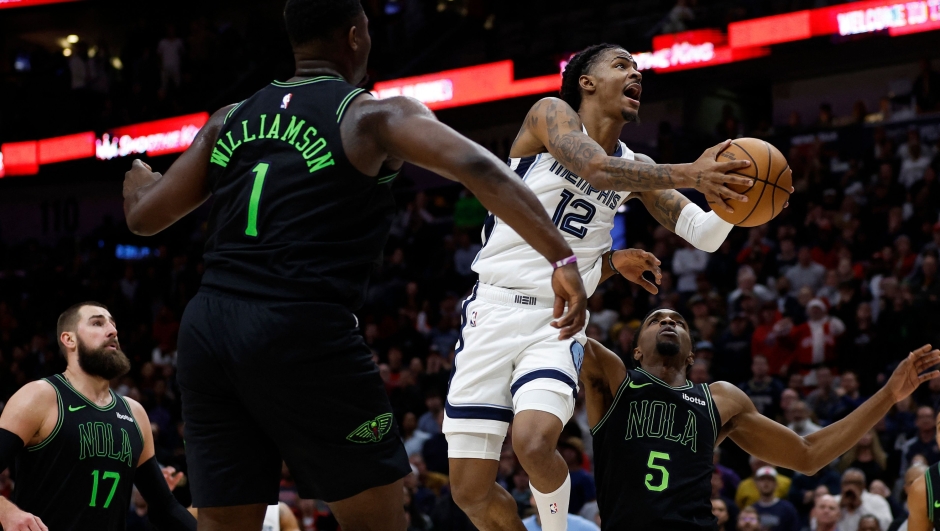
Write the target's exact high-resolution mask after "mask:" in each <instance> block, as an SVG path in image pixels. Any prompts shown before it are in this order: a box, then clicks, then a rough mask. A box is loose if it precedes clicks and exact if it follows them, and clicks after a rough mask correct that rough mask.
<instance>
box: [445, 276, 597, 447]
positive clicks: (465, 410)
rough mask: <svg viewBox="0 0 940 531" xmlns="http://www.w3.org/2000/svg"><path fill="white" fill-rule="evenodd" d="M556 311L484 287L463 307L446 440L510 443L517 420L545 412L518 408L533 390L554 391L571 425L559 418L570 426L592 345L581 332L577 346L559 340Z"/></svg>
mask: <svg viewBox="0 0 940 531" xmlns="http://www.w3.org/2000/svg"><path fill="white" fill-rule="evenodd" d="M553 303H554V301H553V300H545V301H543V300H538V299H536V298H535V297H532V296H528V295H522V294H520V293H518V292H516V291H513V290H509V289H503V288H497V287H494V286H489V285H486V284H480V283H477V285H476V286H475V287H474V288H473V292H472V293H471V295H470V297H468V298H467V299H466V300H464V302H463V308H462V311H463V315H462V320H461V327H460V336H459V339H458V340H457V347H456V349H455V351H456V357H455V358H454V367H453V372H452V373H451V379H450V388H449V391H448V393H447V401H446V402H445V404H444V412H445V415H444V427H443V432H444V434H446V435H451V434H459V433H475V434H490V435H497V436H501V437H505V436H506V431H507V430H508V428H509V422H510V421H511V420H512V418H513V414H514V412H518V411H519V410H522V409H541V408H538V407H519V404H518V403H517V401H514V398H515V397H517V396H518V395H519V394H524V393H525V392H527V391H530V390H543V391H552V392H554V393H557V394H558V395H559V396H560V397H562V398H561V400H564V401H565V402H564V403H566V404H567V407H564V409H565V410H566V413H565V414H564V416H566V417H568V418H561V417H560V416H559V418H560V420H561V421H562V424H564V423H565V422H567V421H568V419H569V418H570V416H571V413H572V412H573V410H574V401H575V397H577V394H578V373H579V372H580V370H581V362H582V361H583V360H584V343H585V341H586V340H587V338H586V337H585V335H584V333H583V331H582V332H579V333H578V334H577V335H575V337H573V338H571V339H567V340H564V341H562V340H559V339H558V333H559V331H558V329H556V328H552V326H551V322H552V321H553V320H554V318H553V317H552V304H553ZM543 394H544V393H543ZM556 409H560V408H556ZM552 412H553V413H555V414H556V416H558V415H559V414H558V413H557V412H555V411H552ZM448 440H450V439H448Z"/></svg>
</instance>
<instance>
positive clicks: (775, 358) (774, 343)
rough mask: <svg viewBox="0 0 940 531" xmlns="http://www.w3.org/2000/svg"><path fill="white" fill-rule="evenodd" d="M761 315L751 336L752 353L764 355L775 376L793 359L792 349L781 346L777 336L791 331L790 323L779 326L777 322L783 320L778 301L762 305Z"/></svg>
mask: <svg viewBox="0 0 940 531" xmlns="http://www.w3.org/2000/svg"><path fill="white" fill-rule="evenodd" d="M759 315H760V322H759V324H758V325H757V327H756V328H755V329H754V335H753V336H751V355H752V356H754V357H757V356H762V357H763V358H764V359H765V360H766V362H767V363H768V364H769V365H768V371H769V373H770V374H772V375H775V376H777V375H781V374H784V373H785V372H786V370H787V368H788V367H789V366H790V363H791V362H792V361H793V360H792V359H790V356H789V354H790V353H791V352H792V351H790V350H787V349H784V348H783V347H781V346H780V344H779V342H778V340H777V338H778V336H780V335H786V333H788V332H789V328H787V326H788V324H789V323H784V324H782V325H780V326H777V323H778V322H780V321H781V316H780V312H779V311H778V310H777V303H775V302H772V301H771V302H765V303H764V304H763V305H762V306H761V310H760V314H759ZM752 372H753V368H752ZM782 387H783V386H782V385H781V388H782Z"/></svg>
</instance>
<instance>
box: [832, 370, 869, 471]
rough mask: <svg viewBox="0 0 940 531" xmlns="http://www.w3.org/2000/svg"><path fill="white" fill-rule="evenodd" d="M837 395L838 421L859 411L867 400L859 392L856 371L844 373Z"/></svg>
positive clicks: (836, 417) (836, 416)
mask: <svg viewBox="0 0 940 531" xmlns="http://www.w3.org/2000/svg"><path fill="white" fill-rule="evenodd" d="M836 394H837V395H838V396H839V405H838V406H837V407H836V415H835V419H836V420H839V419H841V418H844V417H846V416H848V414H849V413H851V412H853V411H855V410H856V409H858V407H859V406H860V405H862V402H864V401H865V400H867V398H866V397H864V396H862V394H861V392H860V391H859V383H858V375H857V374H856V373H855V372H854V371H845V372H843V373H842V376H841V377H840V379H839V387H838V388H837V389H836ZM869 477H871V476H869Z"/></svg>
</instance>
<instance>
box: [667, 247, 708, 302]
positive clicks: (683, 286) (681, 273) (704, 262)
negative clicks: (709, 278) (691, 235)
mask: <svg viewBox="0 0 940 531" xmlns="http://www.w3.org/2000/svg"><path fill="white" fill-rule="evenodd" d="M707 266H708V253H706V252H705V251H702V250H700V249H696V248H695V246H694V245H692V244H691V243H689V242H687V241H685V240H682V247H681V248H680V249H678V250H676V252H675V253H674V254H673V255H672V273H673V274H674V275H675V276H676V279H677V280H676V290H677V291H679V293H683V294H687V293H692V292H694V291H695V290H696V287H697V285H696V281H695V279H696V277H697V276H698V274H699V273H702V272H704V271H705V268H706V267H707Z"/></svg>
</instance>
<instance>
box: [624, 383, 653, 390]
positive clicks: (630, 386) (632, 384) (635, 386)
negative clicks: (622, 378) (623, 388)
mask: <svg viewBox="0 0 940 531" xmlns="http://www.w3.org/2000/svg"><path fill="white" fill-rule="evenodd" d="M651 384H652V382H646V383H645V384H641V385H636V382H630V383H629V384H628V385H627V387H629V388H630V389H639V388H641V387H646V386H647V385H651Z"/></svg>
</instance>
